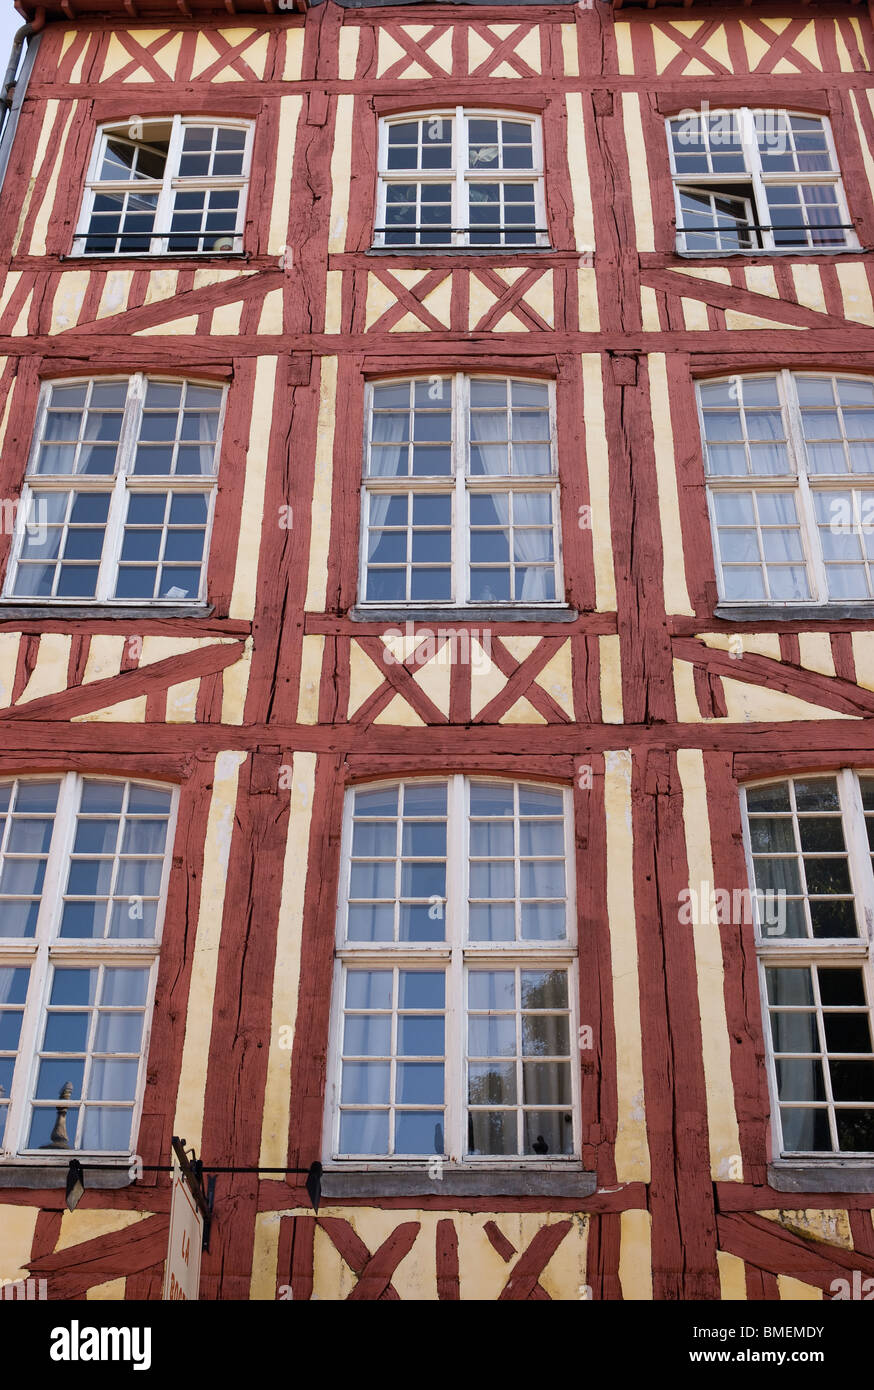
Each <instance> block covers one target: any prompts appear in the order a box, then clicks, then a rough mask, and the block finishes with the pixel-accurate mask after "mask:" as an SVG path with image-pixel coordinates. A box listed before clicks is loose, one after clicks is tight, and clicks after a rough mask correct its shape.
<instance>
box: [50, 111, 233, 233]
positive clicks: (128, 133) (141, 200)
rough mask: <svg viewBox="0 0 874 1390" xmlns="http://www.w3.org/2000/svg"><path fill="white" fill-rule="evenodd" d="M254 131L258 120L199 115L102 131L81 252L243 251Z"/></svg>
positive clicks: (138, 122) (87, 192) (81, 225)
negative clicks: (252, 121)
mask: <svg viewBox="0 0 874 1390" xmlns="http://www.w3.org/2000/svg"><path fill="white" fill-rule="evenodd" d="M252 133H253V126H252V124H251V122H250V121H231V120H227V121H225V120H222V121H206V120H204V119H203V118H202V117H197V116H190V117H189V116H174V117H173V118H172V120H171V119H162V120H150V119H148V118H145V119H140V118H138V117H132V118H131V119H130V121H127V122H125V123H124V124H123V125H113V126H105V127H104V128H103V129H101V130H99V131H98V132H97V141H96V144H95V147H94V154H93V156H92V160H91V165H90V167H89V170H88V176H87V180H86V184H85V198H84V201H83V204H82V215H81V217H80V219H79V225H78V227H77V228H76V236H75V237H74V240H73V254H74V255H78V256H161V255H174V256H196V255H205V254H208V253H211V254H213V255H216V254H220V253H222V252H224V253H226V254H227V253H229V252H238V251H242V249H243V223H244V220H245V214H246V189H247V186H248V182H249V167H250V163H251V158H252Z"/></svg>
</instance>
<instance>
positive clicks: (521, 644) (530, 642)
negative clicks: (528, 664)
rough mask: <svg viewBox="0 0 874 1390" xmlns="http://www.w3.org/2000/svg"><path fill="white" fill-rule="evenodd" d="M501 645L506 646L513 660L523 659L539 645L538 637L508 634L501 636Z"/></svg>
mask: <svg viewBox="0 0 874 1390" xmlns="http://www.w3.org/2000/svg"><path fill="white" fill-rule="evenodd" d="M501 646H502V647H506V648H507V651H508V652H509V653H510V655H511V657H512V658H513V660H514V661H524V660H525V658H526V657H528V656H530V655H531V653H532V652H533V651H536V650H537V648H538V647H539V646H540V637H515V636H513V635H512V634H508V635H507V636H506V637H502V638H501Z"/></svg>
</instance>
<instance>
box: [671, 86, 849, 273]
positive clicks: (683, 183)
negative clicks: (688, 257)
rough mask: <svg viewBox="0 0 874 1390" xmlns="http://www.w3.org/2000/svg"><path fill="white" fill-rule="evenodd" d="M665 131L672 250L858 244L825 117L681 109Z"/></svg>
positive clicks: (831, 248)
mask: <svg viewBox="0 0 874 1390" xmlns="http://www.w3.org/2000/svg"><path fill="white" fill-rule="evenodd" d="M667 132H668V148H669V151H670V158H671V173H672V175H673V179H674V195H675V199H676V208H677V249H678V250H679V251H688V252H693V253H695V254H696V255H706V254H708V253H711V254H713V253H715V254H724V253H726V252H737V251H749V252H755V251H794V252H796V253H797V252H799V251H813V252H821V251H851V250H856V249H858V245H859V242H858V238H857V236H856V234H855V231H854V230H853V225H852V223H851V220H850V215H849V209H848V207H847V200H846V197H845V194H844V188H843V184H842V182H841V172H840V167H839V165H838V159H837V154H836V152H835V145H834V139H833V136H832V131H831V126H830V124H829V122H828V120H827V118H826V117H825V116H812V115H810V114H804V113H800V112H795V111H771V110H762V109H754V108H750V107H740V108H738V109H735V110H730V111H709V110H707V111H701V112H683V113H682V114H681V115H679V116H674V117H672V118H671V119H669V120H668V122H667Z"/></svg>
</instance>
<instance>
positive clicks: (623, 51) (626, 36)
mask: <svg viewBox="0 0 874 1390" xmlns="http://www.w3.org/2000/svg"><path fill="white" fill-rule="evenodd" d="M613 32H614V34H615V35H616V56H617V59H618V62H619V71H620V73H621V74H622V75H623V76H630V75H631V74H632V73H633V72H634V54H633V51H632V48H631V25H630V24H617V25H616V28H615V29H614V31H613Z"/></svg>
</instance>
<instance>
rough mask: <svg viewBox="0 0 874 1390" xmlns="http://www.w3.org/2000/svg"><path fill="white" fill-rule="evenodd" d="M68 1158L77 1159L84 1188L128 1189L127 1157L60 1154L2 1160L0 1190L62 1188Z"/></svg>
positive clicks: (130, 1180) (128, 1164) (65, 1181)
mask: <svg viewBox="0 0 874 1390" xmlns="http://www.w3.org/2000/svg"><path fill="white" fill-rule="evenodd" d="M71 1158H78V1159H79V1160H80V1162H81V1164H82V1167H83V1168H84V1170H85V1189H86V1191H87V1190H88V1189H89V1188H90V1189H91V1190H92V1191H93V1190H94V1189H95V1188H102V1189H106V1188H113V1187H130V1185H131V1182H132V1181H133V1180H132V1178H131V1175H130V1166H131V1161H130V1159H127V1158H120V1159H111V1160H109V1161H107V1160H105V1159H104V1160H102V1161H101V1160H100V1159H96V1160H95V1159H94V1158H89V1157H88V1155H87V1154H74V1153H64V1154H63V1155H59V1156H58V1157H57V1159H55V1160H54V1161H52V1160H51V1159H45V1158H39V1159H36V1160H35V1161H30V1162H29V1161H27V1160H25V1159H14V1158H13V1159H8V1160H7V1159H4V1160H3V1161H2V1162H0V1188H6V1187H25V1188H53V1187H66V1185H67V1169H68V1167H69V1165H70V1159H71Z"/></svg>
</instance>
